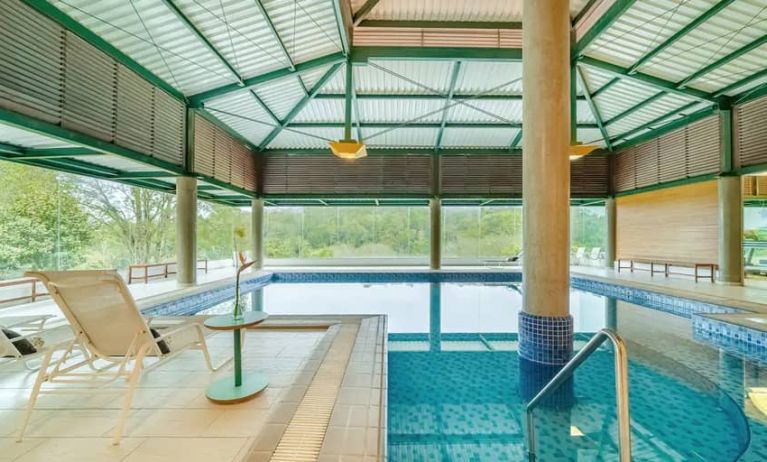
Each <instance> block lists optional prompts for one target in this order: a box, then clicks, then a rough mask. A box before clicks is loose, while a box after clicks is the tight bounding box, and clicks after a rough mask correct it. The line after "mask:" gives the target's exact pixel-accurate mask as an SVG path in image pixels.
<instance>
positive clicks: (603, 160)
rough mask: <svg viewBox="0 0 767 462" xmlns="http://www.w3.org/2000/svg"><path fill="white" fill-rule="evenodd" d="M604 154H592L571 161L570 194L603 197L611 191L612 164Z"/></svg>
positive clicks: (572, 195) (573, 195)
mask: <svg viewBox="0 0 767 462" xmlns="http://www.w3.org/2000/svg"><path fill="white" fill-rule="evenodd" d="M609 161H610V159H609V157H608V156H607V155H604V154H590V155H588V156H586V157H582V158H580V159H578V160H576V161H574V162H571V163H570V196H571V197H602V196H606V195H607V194H608V192H609V181H608V180H609V175H610V164H609Z"/></svg>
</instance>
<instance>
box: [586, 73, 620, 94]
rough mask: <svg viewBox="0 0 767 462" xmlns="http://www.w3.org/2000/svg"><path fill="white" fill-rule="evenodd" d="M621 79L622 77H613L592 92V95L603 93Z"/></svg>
mask: <svg viewBox="0 0 767 462" xmlns="http://www.w3.org/2000/svg"><path fill="white" fill-rule="evenodd" d="M620 81H621V79H620V77H613V78H612V79H610V80H609V81H608V82H607V83H606V84H604V85H602V86H601V87H599V88H597V89H596V90H594V93H592V94H591V97H592V98H596V97H597V96H598V95H599V94H600V93H602V92H603V91H606V90H608V89H609V88H610V87H612V86H613V85H615V84H616V83H618V82H620Z"/></svg>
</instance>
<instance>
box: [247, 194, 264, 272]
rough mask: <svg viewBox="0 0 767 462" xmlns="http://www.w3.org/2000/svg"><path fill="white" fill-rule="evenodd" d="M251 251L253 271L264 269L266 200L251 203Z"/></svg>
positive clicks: (255, 200)
mask: <svg viewBox="0 0 767 462" xmlns="http://www.w3.org/2000/svg"><path fill="white" fill-rule="evenodd" d="M250 220H251V221H250V245H251V247H250V250H251V253H252V254H253V255H252V257H251V258H252V259H253V260H255V262H256V263H255V264H254V265H253V266H252V267H251V268H253V271H258V270H261V269H263V268H264V200H263V199H253V200H252V201H251V203H250Z"/></svg>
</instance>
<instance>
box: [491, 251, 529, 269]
mask: <svg viewBox="0 0 767 462" xmlns="http://www.w3.org/2000/svg"><path fill="white" fill-rule="evenodd" d="M522 255H523V254H522V252H521V251H520V252H519V253H518V254H516V255H513V256H511V257H507V258H503V259H497V260H485V261H483V263H484V265H485V267H486V268H503V267H504V266H520V265H521V264H522Z"/></svg>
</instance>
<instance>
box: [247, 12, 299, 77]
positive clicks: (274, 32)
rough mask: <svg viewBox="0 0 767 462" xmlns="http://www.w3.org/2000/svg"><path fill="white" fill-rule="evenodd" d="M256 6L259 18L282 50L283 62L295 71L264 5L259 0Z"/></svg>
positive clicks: (286, 48)
mask: <svg viewBox="0 0 767 462" xmlns="http://www.w3.org/2000/svg"><path fill="white" fill-rule="evenodd" d="M255 1H256V6H257V7H258V11H259V12H261V16H263V17H264V20H265V21H266V25H267V26H268V27H269V30H270V31H271V33H272V37H274V39H275V40H276V41H277V43H279V44H280V50H282V56H283V57H284V58H285V61H286V62H287V63H288V68H289V69H290V70H291V71H295V70H296V67H295V64H294V63H293V58H291V57H290V53H288V47H286V46H285V42H283V41H282V37H280V34H279V33H278V32H277V28H276V27H274V23H273V22H272V18H271V17H270V16H269V13H268V12H267V11H266V8H264V3H263V2H262V1H261V0H255Z"/></svg>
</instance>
